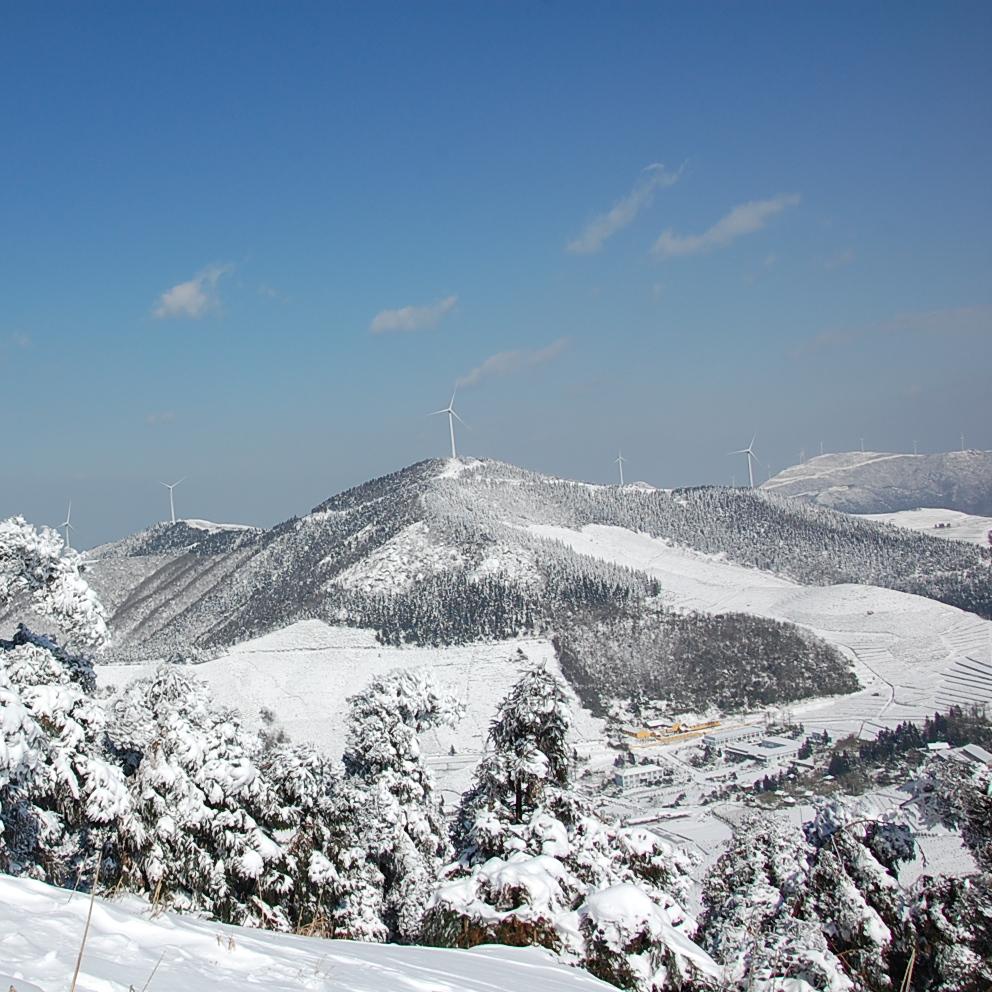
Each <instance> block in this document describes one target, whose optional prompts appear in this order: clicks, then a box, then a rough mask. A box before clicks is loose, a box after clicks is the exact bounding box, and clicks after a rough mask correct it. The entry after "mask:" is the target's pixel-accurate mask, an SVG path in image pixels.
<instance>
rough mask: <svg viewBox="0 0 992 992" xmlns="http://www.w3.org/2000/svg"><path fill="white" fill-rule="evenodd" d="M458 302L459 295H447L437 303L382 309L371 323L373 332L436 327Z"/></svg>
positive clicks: (370, 327) (383, 332)
mask: <svg viewBox="0 0 992 992" xmlns="http://www.w3.org/2000/svg"><path fill="white" fill-rule="evenodd" d="M457 302H458V297H457V296H446V297H445V298H444V299H443V300H438V301H437V303H430V304H428V305H427V306H424V307H400V308H399V309H398V310H380V311H379V312H378V313H377V314H376V315H375V316H374V317H373V318H372V323H371V324H369V330H370V331H371V332H372V333H373V334H386V333H388V332H390V331H419V330H421V329H422V328H424V327H436V326H437V325H438V324H439V323H440V322H441V320H443V319H444V318H445V317H446V316H447V315H448V314H449V313H451V311H452V310H454V309H455V304H456V303H457Z"/></svg>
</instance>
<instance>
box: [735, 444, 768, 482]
mask: <svg viewBox="0 0 992 992" xmlns="http://www.w3.org/2000/svg"><path fill="white" fill-rule="evenodd" d="M757 437H758V435H757V434H755V435H754V437H752V438H751V443H750V444H749V445H748V446H747V447H746V448H738V449H737V451H731V452H730V453H731V454H732V455H747V480H748V483H749V484H750V486H751V488H752V489H754V466H753V464H752V461H755V462H758V464H759V465H760V464H761V462H760V461H758V456H757V455H756V454H755V453H754V442H755V440H756V439H757Z"/></svg>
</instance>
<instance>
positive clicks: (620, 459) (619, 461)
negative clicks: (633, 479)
mask: <svg viewBox="0 0 992 992" xmlns="http://www.w3.org/2000/svg"><path fill="white" fill-rule="evenodd" d="M626 460H627V459H626V458H624V456H623V452H622V451H620V452H617V457H616V458H614V459H613V461H614V462H616V464H617V465H618V466H619V468H620V485H621V486H622V485H623V463H624V462H625V461H626Z"/></svg>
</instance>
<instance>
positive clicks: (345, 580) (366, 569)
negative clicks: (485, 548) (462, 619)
mask: <svg viewBox="0 0 992 992" xmlns="http://www.w3.org/2000/svg"><path fill="white" fill-rule="evenodd" d="M356 537H357V535H356ZM464 564H465V556H464V554H463V553H462V551H461V549H460V548H456V547H452V546H451V545H449V544H445V543H444V542H443V541H439V540H437V539H435V538H434V537H432V535H431V533H430V528H429V527H428V526H427V524H426V523H424V521H422V520H418V521H417V522H416V523H413V524H410V525H409V526H408V527H404V528H403V530H401V531H400V532H399V533H398V534H396V535H395V536H394V537H392V538H390V539H389V540H388V541H386V542H385V543H384V544H382V545H380V546H379V547H378V548H376V549H375V550H374V551H373V552H372V553H371V554H369V555H367V556H366V557H365V558H363V559H362V560H361V561H358V562H356V563H355V564H354V565H352V566H351V567H349V568H346V569H344V570H343V571H342V572H340V573H339V574H338V575H336V576H334V578H333V579H332V580H331V581H332V583H333V584H335V585H340V586H342V587H344V588H345V589H357V590H360V591H361V592H367V593H396V592H403V591H404V590H406V589H409V588H410V587H411V586H412V585H413V584H414V583H415V582H418V581H420V580H422V579H424V578H425V577H426V576H428V575H433V574H436V573H438V572H444V571H447V570H448V569H456V568H460V567H462V566H463V565H464Z"/></svg>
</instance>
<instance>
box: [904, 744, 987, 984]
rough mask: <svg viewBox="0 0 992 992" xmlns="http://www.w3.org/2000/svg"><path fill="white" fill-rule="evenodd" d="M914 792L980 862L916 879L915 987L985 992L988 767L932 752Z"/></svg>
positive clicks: (925, 809)
mask: <svg viewBox="0 0 992 992" xmlns="http://www.w3.org/2000/svg"><path fill="white" fill-rule="evenodd" d="M916 798H917V800H918V802H919V804H920V805H921V807H922V809H923V812H924V815H926V816H928V818H929V819H930V820H931V821H932V822H940V823H943V824H944V825H945V826H949V827H956V828H958V829H960V831H961V837H962V840H963V841H964V843H965V846H966V847H967V848H968V850H969V851H970V852H971V855H972V857H973V858H974V859H975V864H976V866H977V869H978V870H977V872H975V873H974V874H972V875H966V876H963V877H950V878H945V877H937V878H934V877H931V876H929V875H925V876H924V877H923V878H921V879H920V880H919V881H918V882H917V884H916V886H915V887H914V889H913V892H912V897H913V898H912V914H913V923H914V926H915V930H916V949H917V955H916V960H915V962H914V972H913V975H914V981H913V985H912V988H913V989H914V990H920V992H986V990H988V989H990V988H992V771H990V770H989V769H988V768H985V767H982V766H980V765H974V766H969V765H968V764H966V763H964V762H958V761H952V760H947V759H946V758H945V757H942V756H934V757H933V758H931V759H930V761H928V762H927V764H926V766H925V767H924V769H923V772H922V774H921V775H920V778H919V780H918V781H917V784H916Z"/></svg>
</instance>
